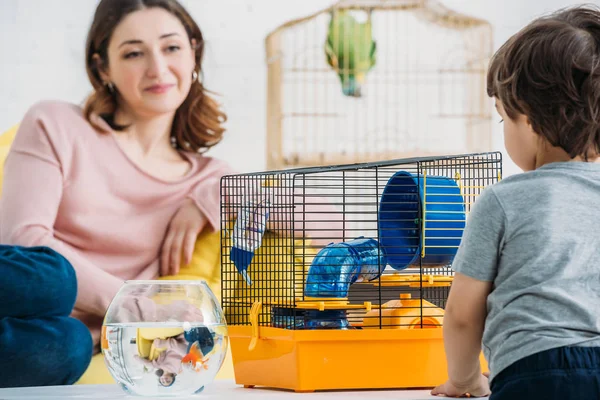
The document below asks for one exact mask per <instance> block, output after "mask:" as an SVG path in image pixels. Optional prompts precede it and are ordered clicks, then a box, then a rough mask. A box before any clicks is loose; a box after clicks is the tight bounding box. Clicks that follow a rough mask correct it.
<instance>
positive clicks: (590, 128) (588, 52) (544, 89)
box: [487, 6, 600, 160]
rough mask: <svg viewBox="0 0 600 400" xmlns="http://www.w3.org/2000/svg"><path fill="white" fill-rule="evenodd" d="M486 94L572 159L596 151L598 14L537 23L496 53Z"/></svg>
mask: <svg viewBox="0 0 600 400" xmlns="http://www.w3.org/2000/svg"><path fill="white" fill-rule="evenodd" d="M487 93H488V95H489V96H490V97H496V98H498V99H499V100H500V101H501V102H502V105H503V107H504V110H505V111H506V114H507V115H508V117H509V118H511V119H514V118H515V117H516V116H517V115H518V114H524V115H525V116H526V117H527V118H528V120H529V122H530V124H531V126H532V128H533V130H534V131H535V132H536V133H538V134H539V135H541V136H543V137H544V138H545V139H546V140H547V141H548V142H549V143H550V144H551V145H553V146H558V147H561V148H562V149H564V150H565V151H566V152H567V153H568V154H569V155H570V156H571V157H572V158H574V157H576V156H581V157H582V158H583V159H584V160H588V158H590V157H595V156H597V155H598V154H599V153H600V11H599V10H598V9H597V8H594V7H589V6H585V7H583V6H579V7H574V8H567V9H562V10H559V11H557V12H555V13H553V14H550V15H548V16H544V17H542V18H539V19H536V20H535V21H533V22H532V23H530V24H529V25H527V26H526V27H525V28H523V29H522V30H521V31H519V32H518V33H517V34H515V35H514V36H512V37H511V38H510V39H509V40H508V41H507V42H506V43H505V44H504V45H503V46H502V47H501V48H500V49H499V50H498V51H497V52H496V54H495V55H494V57H493V58H492V60H491V63H490V67H489V70H488V75H487Z"/></svg>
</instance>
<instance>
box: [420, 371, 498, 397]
mask: <svg viewBox="0 0 600 400" xmlns="http://www.w3.org/2000/svg"><path fill="white" fill-rule="evenodd" d="M488 376H489V373H484V374H481V375H479V376H478V379H477V380H476V381H475V382H471V383H469V384H467V385H464V386H462V385H461V386H457V385H455V384H453V383H452V382H450V381H449V380H448V381H446V383H444V384H443V385H440V386H438V387H436V388H435V389H433V390H432V391H431V394H432V395H434V396H446V397H484V396H489V395H490V383H489V380H488Z"/></svg>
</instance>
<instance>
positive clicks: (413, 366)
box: [228, 326, 487, 392]
mask: <svg viewBox="0 0 600 400" xmlns="http://www.w3.org/2000/svg"><path fill="white" fill-rule="evenodd" d="M228 330H229V337H230V340H231V351H232V356H233V366H234V372H235V381H236V383H237V384H239V385H244V386H246V387H254V386H265V387H270V388H278V389H289V390H294V391H296V392H311V391H317V390H343V389H401V388H411V389H414V388H430V387H434V386H436V385H439V384H441V383H443V382H445V380H446V379H447V377H448V375H447V373H446V359H445V353H444V343H443V337H442V328H435V329H382V330H379V329H376V330H375V329H373V330H371V329H369V330H345V331H344V330H287V329H281V328H270V327H260V328H259V330H258V338H257V339H256V338H255V340H254V343H253V345H254V348H253V349H252V350H250V349H249V347H250V344H251V342H252V339H253V335H252V332H253V328H252V327H251V326H229V327H228ZM480 359H481V364H482V370H483V371H487V364H486V362H485V359H484V358H483V355H482V356H481V357H480Z"/></svg>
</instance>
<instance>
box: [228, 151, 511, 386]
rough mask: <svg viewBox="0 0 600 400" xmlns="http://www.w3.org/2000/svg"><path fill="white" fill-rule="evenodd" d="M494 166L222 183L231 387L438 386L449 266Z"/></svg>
mask: <svg viewBox="0 0 600 400" xmlns="http://www.w3.org/2000/svg"><path fill="white" fill-rule="evenodd" d="M501 168H502V160H501V155H500V153H496V152H494V153H477V154H467V155H458V156H444V157H421V158H407V159H399V160H393V161H385V162H375V163H362V164H347V165H338V166H325V167H310V168H298V169H290V170H280V171H273V172H263V173H249V174H240V175H230V176H225V177H223V179H222V181H221V198H222V200H221V210H222V213H221V231H222V235H223V236H222V241H221V243H222V260H221V266H222V267H221V278H222V289H221V290H222V291H221V301H222V306H223V309H224V312H225V315H226V318H227V322H228V329H229V335H230V343H231V350H232V356H233V365H234V370H235V379H236V382H237V383H238V384H242V385H245V386H249V387H251V386H268V387H274V388H283V389H292V390H295V391H299V392H302V391H314V390H324V389H361V388H363V389H364V388H410V387H430V386H434V385H436V384H439V383H441V382H443V381H444V380H445V379H446V377H447V375H446V363H445V357H444V350H443V337H442V329H440V328H441V327H442V325H443V317H444V307H445V304H446V299H447V296H448V293H449V287H450V285H451V282H452V277H453V273H452V270H451V268H450V265H451V263H452V260H453V258H454V255H455V254H456V251H457V248H458V246H459V244H460V241H461V238H462V232H463V230H464V227H465V226H466V223H468V222H467V221H468V219H467V217H468V214H469V211H470V209H471V206H472V204H473V203H474V202H475V201H476V199H477V196H478V195H479V193H480V192H481V190H482V189H483V188H485V187H486V186H488V185H490V184H493V183H495V182H497V181H498V180H499V179H500V178H501ZM483 362H484V364H483V365H485V360H483Z"/></svg>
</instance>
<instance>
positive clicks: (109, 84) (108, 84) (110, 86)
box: [106, 82, 115, 94]
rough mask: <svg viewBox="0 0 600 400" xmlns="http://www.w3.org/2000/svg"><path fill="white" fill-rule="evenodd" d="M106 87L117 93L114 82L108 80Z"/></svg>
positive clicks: (112, 92)
mask: <svg viewBox="0 0 600 400" xmlns="http://www.w3.org/2000/svg"><path fill="white" fill-rule="evenodd" d="M106 87H107V88H108V91H109V92H110V93H111V94H114V93H115V85H114V84H113V83H112V82H106Z"/></svg>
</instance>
